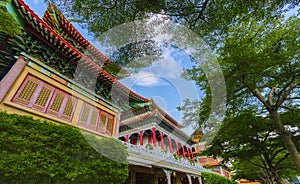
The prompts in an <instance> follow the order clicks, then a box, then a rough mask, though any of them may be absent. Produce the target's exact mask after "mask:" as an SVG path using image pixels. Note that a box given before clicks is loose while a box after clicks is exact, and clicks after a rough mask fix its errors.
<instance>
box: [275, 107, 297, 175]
mask: <svg viewBox="0 0 300 184" xmlns="http://www.w3.org/2000/svg"><path fill="white" fill-rule="evenodd" d="M270 115H271V120H272V121H273V124H274V126H275V128H276V130H277V131H278V132H279V133H280V136H281V138H282V140H283V142H284V145H285V147H286V148H287V150H288V152H289V154H290V156H291V158H292V160H293V162H294V164H295V166H296V168H297V171H298V173H299V174H300V156H299V153H298V151H297V149H296V146H295V144H294V142H293V140H292V134H291V133H290V132H289V131H286V130H285V128H284V127H283V124H282V122H281V118H280V116H279V113H278V112H277V111H275V110H274V111H270Z"/></svg>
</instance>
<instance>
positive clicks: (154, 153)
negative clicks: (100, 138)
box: [122, 142, 211, 172]
mask: <svg viewBox="0 0 300 184" xmlns="http://www.w3.org/2000/svg"><path fill="white" fill-rule="evenodd" d="M122 143H123V144H124V145H125V146H126V147H127V150H128V152H129V153H132V154H136V155H140V156H144V157H148V158H152V159H158V158H159V160H163V161H165V162H168V163H171V164H175V165H178V166H183V167H187V168H190V169H194V170H201V171H207V172H211V171H210V170H208V169H205V168H203V166H202V165H201V164H199V163H195V162H190V161H189V160H187V159H184V158H182V157H177V156H174V155H173V154H171V153H169V152H168V151H164V150H162V149H160V148H158V147H154V146H152V145H151V146H149V144H147V145H143V146H138V145H133V144H130V143H126V142H122Z"/></svg>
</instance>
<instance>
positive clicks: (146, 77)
mask: <svg viewBox="0 0 300 184" xmlns="http://www.w3.org/2000/svg"><path fill="white" fill-rule="evenodd" d="M130 78H131V80H132V81H133V84H134V85H137V86H143V87H151V86H163V85H166V84H167V83H166V82H164V81H162V80H161V79H160V77H159V76H158V75H155V74H153V73H151V72H145V71H141V72H139V73H137V74H133V75H131V77H130Z"/></svg>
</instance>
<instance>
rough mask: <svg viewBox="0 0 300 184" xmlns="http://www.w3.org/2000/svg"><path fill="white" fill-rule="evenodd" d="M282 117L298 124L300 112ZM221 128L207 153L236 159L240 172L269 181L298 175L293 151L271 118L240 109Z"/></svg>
mask: <svg viewBox="0 0 300 184" xmlns="http://www.w3.org/2000/svg"><path fill="white" fill-rule="evenodd" d="M282 117H285V118H284V119H285V121H284V122H285V123H288V124H290V125H291V126H295V125H296V124H297V123H296V122H292V123H291V121H293V120H296V119H297V118H300V116H299V114H298V113H292V112H289V113H284V114H282ZM219 132H220V133H219V134H218V136H217V137H215V138H214V140H213V141H212V142H211V145H210V147H209V148H208V149H207V150H206V151H205V153H206V154H208V155H214V156H221V157H222V158H223V159H224V161H229V160H234V161H235V164H234V165H235V169H236V170H237V171H238V176H240V177H245V178H247V179H250V180H253V179H260V180H265V181H268V182H266V183H273V181H276V182H277V183H278V184H279V183H282V181H281V178H283V177H286V178H289V177H293V176H296V175H297V171H296V168H295V167H294V166H293V165H292V164H291V163H292V160H291V157H290V154H289V152H288V151H287V149H286V148H285V147H284V145H283V140H282V139H281V138H280V136H279V134H278V133H276V132H275V131H274V129H273V123H272V121H271V120H270V118H266V117H261V116H256V114H255V113H253V112H251V111H244V112H240V113H239V115H237V116H234V117H230V118H227V119H226V120H225V121H224V123H223V124H222V126H221V128H220V131H219ZM293 135H294V136H293V139H294V141H295V142H296V143H297V144H298V145H297V146H300V144H299V140H300V138H299V136H297V132H294V133H293ZM245 164H246V166H245ZM249 165H250V166H249ZM254 168H255V169H254ZM250 170H252V171H251V172H250ZM249 172H250V175H249ZM253 176H255V177H253Z"/></svg>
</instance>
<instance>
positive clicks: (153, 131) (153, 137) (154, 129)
mask: <svg viewBox="0 0 300 184" xmlns="http://www.w3.org/2000/svg"><path fill="white" fill-rule="evenodd" d="M152 141H153V146H154V147H156V128H152Z"/></svg>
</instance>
